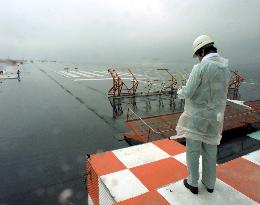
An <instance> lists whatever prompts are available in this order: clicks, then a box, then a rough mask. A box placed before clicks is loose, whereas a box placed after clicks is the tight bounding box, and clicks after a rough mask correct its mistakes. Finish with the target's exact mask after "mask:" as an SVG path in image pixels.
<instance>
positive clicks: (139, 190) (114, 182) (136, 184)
mask: <svg viewBox="0 0 260 205" xmlns="http://www.w3.org/2000/svg"><path fill="white" fill-rule="evenodd" d="M101 181H102V182H103V183H104V184H105V185H106V187H107V189H108V190H109V192H110V194H111V195H112V196H113V198H114V199H115V201H116V202H120V201H123V200H126V199H129V198H133V197H136V196H139V195H141V194H144V193H146V192H148V189H147V188H146V187H145V186H144V185H143V184H142V183H141V182H140V181H139V179H137V177H136V176H135V175H134V174H133V173H132V172H131V171H130V170H128V169H125V170H122V171H118V172H114V173H111V174H107V175H104V176H101Z"/></svg>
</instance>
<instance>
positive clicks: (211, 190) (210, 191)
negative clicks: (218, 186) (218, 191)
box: [201, 181, 214, 193]
mask: <svg viewBox="0 0 260 205" xmlns="http://www.w3.org/2000/svg"><path fill="white" fill-rule="evenodd" d="M201 182H202V184H203V185H204V186H205V187H206V188H207V191H208V192H209V193H213V191H214V189H209V188H208V187H207V186H206V185H205V184H204V183H203V181H201Z"/></svg>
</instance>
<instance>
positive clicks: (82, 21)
mask: <svg viewBox="0 0 260 205" xmlns="http://www.w3.org/2000/svg"><path fill="white" fill-rule="evenodd" d="M0 1H1V7H0V14H1V18H0V25H1V27H0V29H1V30H0V48H1V49H0V58H7V57H10V58H25V59H53V60H55V59H56V60H63V61H68V62H80V63H82V62H84V63H90V64H94V63H95V64H110V63H114V64H116V63H143V62H152V63H153V62H161V63H169V62H170V63H171V62H178V63H180V62H183V63H190V62H193V60H192V58H191V56H192V42H193V40H194V39H195V38H196V37H197V36H198V35H200V34H208V35H210V36H211V37H212V38H214V39H215V41H216V46H217V47H218V49H219V52H220V54H222V55H223V56H225V57H227V58H229V59H230V60H231V62H232V63H234V64H235V63H257V62H260V0H207V1H206V0H186V1H184V0H8V1H7V0H0Z"/></svg>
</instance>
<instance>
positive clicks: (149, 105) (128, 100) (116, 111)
mask: <svg viewBox="0 0 260 205" xmlns="http://www.w3.org/2000/svg"><path fill="white" fill-rule="evenodd" d="M108 99H109V102H110V105H111V107H112V113H113V118H114V119H116V118H118V117H120V116H122V115H123V114H124V113H126V112H127V108H128V107H131V109H132V110H134V111H135V112H137V113H139V114H144V113H147V115H152V114H158V113H155V112H154V110H157V112H159V113H169V112H170V113H171V112H180V111H183V108H184V100H180V99H177V98H176V95H151V96H138V97H120V98H118V97H116V98H114V97H108Z"/></svg>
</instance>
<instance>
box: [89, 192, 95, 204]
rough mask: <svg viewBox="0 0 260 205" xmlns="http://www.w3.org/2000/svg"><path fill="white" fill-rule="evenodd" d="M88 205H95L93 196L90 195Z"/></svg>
mask: <svg viewBox="0 0 260 205" xmlns="http://www.w3.org/2000/svg"><path fill="white" fill-rule="evenodd" d="M88 205H94V203H93V201H92V199H91V196H90V195H89V194H88Z"/></svg>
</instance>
